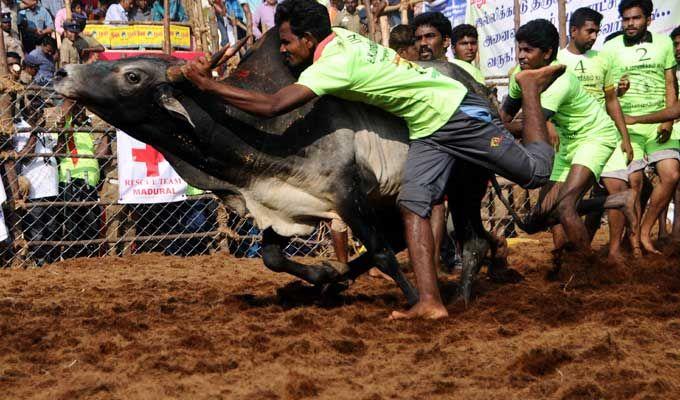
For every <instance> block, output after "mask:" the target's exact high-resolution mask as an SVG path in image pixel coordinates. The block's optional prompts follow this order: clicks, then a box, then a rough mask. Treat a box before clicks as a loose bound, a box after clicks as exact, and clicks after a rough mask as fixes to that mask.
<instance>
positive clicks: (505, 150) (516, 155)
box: [183, 0, 564, 318]
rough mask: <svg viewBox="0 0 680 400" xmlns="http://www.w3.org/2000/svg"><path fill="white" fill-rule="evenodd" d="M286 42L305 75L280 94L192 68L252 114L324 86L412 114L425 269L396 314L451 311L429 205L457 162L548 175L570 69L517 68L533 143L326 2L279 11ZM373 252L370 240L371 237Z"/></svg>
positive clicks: (410, 193) (405, 209) (406, 198)
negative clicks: (545, 101)
mask: <svg viewBox="0 0 680 400" xmlns="http://www.w3.org/2000/svg"><path fill="white" fill-rule="evenodd" d="M276 26H277V29H278V31H279V37H280V41H281V45H280V50H281V52H282V53H283V56H284V59H285V61H286V63H287V64H288V65H290V66H291V67H296V68H297V69H298V70H300V69H303V71H302V73H301V74H300V77H299V79H298V81H297V82H296V83H294V84H291V85H288V86H285V87H283V88H282V89H280V90H279V91H277V92H276V93H272V94H268V93H259V92H254V91H250V90H245V89H241V88H237V87H233V86H230V85H227V84H224V83H220V82H217V81H215V80H214V79H212V77H211V75H210V70H211V66H210V61H209V60H208V59H207V58H206V57H201V58H199V59H197V60H195V61H192V62H189V63H187V64H186V65H185V66H184V67H183V72H184V75H185V76H186V77H187V78H188V79H189V80H190V81H191V82H193V83H194V85H195V86H196V87H197V88H198V89H199V90H203V91H207V92H210V93H213V94H215V95H217V96H219V97H220V98H221V99H222V100H223V101H225V102H228V103H230V104H232V105H233V106H235V107H238V108H240V109H241V110H244V111H246V112H248V113H251V114H254V115H257V116H262V117H272V116H276V115H281V114H284V113H287V112H289V111H291V110H293V109H295V108H297V107H300V106H301V105H303V104H305V103H307V102H309V101H311V100H313V99H314V98H316V97H318V96H322V95H326V94H327V95H333V96H336V97H339V98H341V99H346V100H351V101H359V102H363V103H366V104H369V105H373V106H376V107H378V108H381V109H383V110H385V111H387V112H390V113H392V114H394V115H395V116H398V117H400V118H403V119H404V121H405V122H406V125H407V127H408V129H409V137H410V140H411V145H410V147H409V153H408V157H407V161H406V165H405V167H404V169H405V172H404V177H403V179H402V188H401V192H400V194H399V198H398V202H399V205H400V206H401V210H402V215H403V218H404V224H405V226H406V241H407V246H408V250H409V256H410V259H411V264H412V265H413V269H414V271H415V273H416V279H417V284H418V291H419V301H418V303H417V304H416V305H415V306H413V308H412V309H411V310H409V311H408V312H406V313H401V312H394V313H393V314H392V316H393V317H394V318H414V317H422V318H443V317H446V316H447V315H448V312H447V310H446V308H445V307H444V305H443V304H442V302H441V297H440V294H439V289H438V287H437V276H436V271H435V269H434V259H433V255H434V248H433V247H434V246H433V239H432V228H431V225H430V219H429V217H430V212H431V209H432V205H434V204H437V203H438V202H441V199H442V198H443V196H444V191H445V190H446V186H447V183H448V178H449V176H450V174H451V169H452V167H453V164H454V161H455V160H457V159H459V160H465V161H467V162H472V163H474V164H476V165H480V166H483V167H486V168H489V169H491V170H492V171H494V172H496V173H499V174H501V175H503V176H505V177H507V178H508V179H510V180H513V181H515V182H518V183H519V184H521V185H522V186H524V187H539V186H541V185H543V184H545V182H546V181H547V178H548V176H549V174H550V163H551V159H552V155H553V150H552V148H551V147H550V145H549V143H548V133H547V129H546V125H545V118H544V117H543V114H542V112H541V108H540V103H539V93H540V92H541V91H542V90H543V89H544V88H545V87H547V86H548V85H549V83H550V82H551V81H552V80H554V79H555V76H557V75H559V74H560V73H561V72H562V71H563V70H564V68H563V67H561V66H552V67H549V68H544V69H541V70H536V71H526V72H523V73H521V74H519V75H518V76H517V81H518V84H519V85H520V86H521V87H522V90H523V91H524V96H523V100H522V101H523V103H522V107H523V108H524V111H525V116H526V117H525V130H524V143H525V144H524V147H522V146H520V145H518V144H517V143H516V142H515V141H514V140H512V137H511V135H510V134H509V133H508V132H507V131H505V130H503V129H502V128H501V127H500V126H499V124H496V123H494V122H493V121H492V119H491V114H490V110H489V105H488V102H487V101H486V100H485V99H482V98H481V97H479V96H477V95H474V94H473V93H468V92H467V89H466V88H465V87H464V86H463V85H462V84H461V83H459V82H457V81H455V80H453V79H450V78H448V77H445V76H443V75H441V74H440V73H439V72H437V71H436V70H435V69H433V68H427V69H426V68H423V67H421V66H418V65H417V64H414V63H412V62H410V61H407V60H403V59H401V58H400V57H398V56H397V54H396V52H394V50H391V49H388V48H386V47H382V46H380V45H378V44H377V43H375V42H371V41H370V40H368V39H366V38H364V37H363V36H361V35H358V34H356V33H353V32H349V31H347V30H345V29H342V28H335V29H332V30H331V27H330V21H329V18H328V12H327V11H326V8H325V7H323V6H321V5H320V4H318V3H317V2H316V1H314V0H286V1H284V2H283V3H281V4H279V6H278V8H277V10H276ZM365 245H366V247H367V250H368V251H369V252H374V251H377V250H378V249H371V248H369V247H370V243H369V244H365Z"/></svg>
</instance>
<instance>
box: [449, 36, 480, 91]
mask: <svg viewBox="0 0 680 400" xmlns="http://www.w3.org/2000/svg"><path fill="white" fill-rule="evenodd" d="M478 37H479V35H478V34H477V28H475V27H474V26H472V25H468V24H460V25H458V26H456V27H455V28H453V30H452V31H451V46H453V57H454V58H453V62H454V63H455V64H456V65H458V66H459V67H461V68H463V69H464V70H465V71H466V72H467V73H468V74H470V75H471V76H472V77H473V78H475V80H476V81H477V82H479V83H481V84H482V85H485V84H486V82H485V81H484V74H482V71H480V70H479V68H477V67H475V66H474V65H473V64H472V63H473V62H475V59H476V58H477V51H478V50H479V42H478Z"/></svg>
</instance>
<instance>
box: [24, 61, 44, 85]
mask: <svg viewBox="0 0 680 400" xmlns="http://www.w3.org/2000/svg"><path fill="white" fill-rule="evenodd" d="M38 68H40V60H38V59H37V58H36V57H35V56H32V55H31V54H27V55H26V57H25V58H24V60H23V61H22V62H21V75H19V82H20V83H21V84H23V85H29V84H30V83H31V82H33V78H35V76H36V75H37V74H38Z"/></svg>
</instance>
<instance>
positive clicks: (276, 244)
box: [55, 30, 489, 303]
mask: <svg viewBox="0 0 680 400" xmlns="http://www.w3.org/2000/svg"><path fill="white" fill-rule="evenodd" d="M273 31H274V30H270V32H269V33H268V34H267V35H266V36H265V37H264V38H263V39H262V40H260V41H259V42H258V43H257V44H256V45H255V46H254V48H253V49H252V50H251V51H250V52H249V54H248V55H247V56H246V57H245V58H244V60H243V61H242V62H241V63H240V65H239V66H238V68H237V70H236V71H235V72H234V73H233V74H232V75H231V77H230V78H229V79H227V83H229V84H231V85H234V86H239V87H243V88H248V89H251V90H256V91H263V92H269V93H271V92H274V91H276V90H278V89H279V88H281V87H283V86H285V85H288V84H290V83H293V82H295V81H296V79H295V76H294V74H293V72H291V71H290V70H289V69H288V68H286V67H285V66H284V64H283V62H282V57H281V55H280V53H279V51H278V47H279V39H278V36H277V35H276V33H273ZM179 62H180V61H178V60H176V59H173V58H163V57H136V58H128V59H124V60H119V61H116V62H97V63H95V64H91V65H69V66H67V67H66V69H65V70H64V71H60V72H59V73H58V77H57V82H56V83H55V89H56V90H57V91H58V92H60V93H61V94H62V95H64V96H65V97H69V98H71V99H75V100H77V101H78V102H80V103H81V104H84V105H85V106H87V108H88V109H90V110H91V111H92V112H94V113H95V114H97V115H99V116H100V117H101V118H102V119H104V120H105V121H107V122H108V123H110V124H112V125H114V126H116V127H118V128H120V129H122V130H123V131H125V132H127V133H128V134H130V135H132V136H133V137H135V138H137V139H139V140H141V141H143V142H145V143H148V144H151V145H153V146H154V147H155V148H156V149H157V150H158V151H160V152H161V153H163V155H164V156H165V158H166V159H167V160H168V161H169V162H170V163H171V164H172V166H173V167H174V168H175V170H176V171H177V172H178V173H179V174H180V175H181V176H182V177H183V178H184V179H185V180H186V181H187V182H188V183H189V184H191V185H193V186H196V187H199V188H202V189H208V190H212V191H214V192H215V193H216V194H217V195H218V196H220V197H221V198H222V199H224V200H225V201H226V202H228V203H229V205H230V206H231V207H232V208H233V209H235V210H236V211H237V212H239V213H241V214H245V213H246V212H247V213H249V214H250V215H252V217H253V218H254V219H255V221H256V223H257V226H258V227H259V228H260V229H263V230H264V232H263V261H264V263H265V265H266V266H267V267H269V268H270V269H272V270H274V271H280V272H288V273H291V274H293V275H295V276H297V277H299V278H301V279H304V280H306V281H308V282H311V283H313V284H315V285H318V286H319V287H322V288H323V289H324V290H327V289H330V288H334V289H341V288H342V287H343V286H342V285H341V284H340V283H345V282H349V281H351V280H353V279H355V278H356V277H357V276H358V275H360V274H361V273H363V272H365V271H366V270H367V269H368V268H369V267H371V266H378V267H379V268H380V269H381V270H383V271H384V272H385V273H387V274H389V275H390V276H392V277H393V278H394V280H395V282H396V283H397V284H398V285H399V287H400V288H401V289H402V291H403V292H404V293H405V295H406V297H407V299H408V301H409V303H414V302H415V301H416V300H417V293H416V291H415V290H414V289H413V287H412V286H411V284H410V282H409V281H408V280H407V279H406V278H405V277H404V275H403V273H402V272H401V270H400V268H399V265H398V264H397V261H396V258H395V256H394V251H395V250H397V251H399V250H401V249H403V248H404V243H403V238H402V235H403V233H402V232H403V231H402V226H401V219H400V217H399V212H398V208H397V207H396V203H395V199H396V196H397V194H398V192H399V187H400V178H401V174H402V168H403V164H404V161H405V158H406V154H407V151H408V130H407V128H406V125H405V124H404V122H403V121H402V120H401V119H399V118H396V117H394V116H392V115H390V114H388V113H386V112H384V111H382V110H379V109H377V108H374V107H371V106H367V105H364V104H359V103H353V102H348V101H344V100H341V99H338V98H335V97H332V96H324V97H321V98H318V99H315V100H314V101H312V102H310V103H309V104H307V105H305V106H303V107H300V108H299V109H296V110H294V111H292V112H290V113H287V114H285V115H282V116H279V117H276V118H270V119H262V118H257V117H254V116H252V115H249V114H246V113H244V112H242V111H240V110H238V109H236V108H234V107H232V106H230V105H228V104H226V103H224V102H223V101H221V100H220V99H218V98H217V97H214V96H211V95H209V94H206V93H203V92H200V91H198V90H197V89H196V88H194V87H193V86H192V85H191V84H189V83H188V82H180V83H172V82H170V81H168V79H167V77H166V69H167V68H168V67H169V66H171V65H176V64H177V63H179ZM427 66H430V65H427ZM433 66H435V67H436V68H438V69H439V70H440V71H441V72H443V73H445V74H446V75H449V76H452V77H454V78H455V79H457V80H459V81H461V82H462V83H464V84H465V85H466V86H467V87H468V88H469V89H470V90H472V91H475V92H477V93H480V94H483V95H488V92H487V89H486V88H485V87H484V86H482V85H479V84H477V83H476V82H475V81H474V80H473V79H472V77H470V76H469V75H468V74H467V73H466V72H464V71H463V70H462V69H460V68H458V67H457V66H455V65H453V64H450V63H438V64H433ZM455 175H456V176H455V177H454V179H457V180H458V183H459V184H461V185H465V186H462V187H465V190H466V192H462V193H461V192H456V191H455V190H456V189H455V186H454V185H451V186H452V188H453V191H451V192H450V193H449V202H450V203H451V207H452V209H453V211H454V215H455V216H456V217H457V218H456V226H457V230H458V232H459V233H461V232H462V234H461V240H462V241H463V242H465V243H466V244H467V246H468V247H467V249H468V250H469V251H467V252H464V255H465V256H466V257H467V258H465V260H467V261H466V262H467V263H468V265H469V266H471V267H472V268H469V269H470V270H474V268H475V267H477V266H478V265H479V262H480V257H482V256H483V255H484V253H486V250H487V249H488V243H487V240H486V239H487V236H485V235H486V232H485V231H484V229H483V228H482V227H481V218H480V217H479V208H480V207H479V206H480V201H481V197H482V196H483V194H484V191H485V188H486V182H487V181H486V180H487V179H488V177H489V173H488V171H484V170H480V169H479V168H476V167H472V166H470V165H464V163H461V164H459V166H457V167H456V171H455ZM331 218H341V219H343V220H344V221H345V222H346V223H347V224H348V225H349V227H350V228H351V229H352V231H353V233H354V234H355V236H357V237H358V238H359V239H360V240H361V241H362V242H363V243H364V245H365V247H366V249H367V252H366V253H365V254H363V255H362V256H361V257H359V258H357V259H356V260H353V261H352V262H350V264H349V265H340V264H339V263H337V262H331V261H327V262H323V263H321V264H320V265H316V266H307V265H303V264H300V263H297V262H294V261H292V260H288V259H286V258H285V257H283V255H282V248H283V246H284V245H285V240H284V239H283V238H284V237H290V236H293V235H305V234H309V233H310V232H311V231H312V230H313V228H314V227H315V226H316V225H317V224H318V222H319V221H320V220H323V219H331ZM484 246H486V247H484ZM464 249H465V248H464ZM467 283H468V284H469V282H467ZM468 289H469V288H468ZM467 295H468V296H469V292H468V293H467Z"/></svg>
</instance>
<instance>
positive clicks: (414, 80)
mask: <svg viewBox="0 0 680 400" xmlns="http://www.w3.org/2000/svg"><path fill="white" fill-rule="evenodd" d="M333 33H334V34H333V35H331V36H329V37H328V38H327V39H325V40H324V41H323V42H321V43H320V44H319V45H318V47H317V50H316V52H315V54H314V63H313V64H312V65H311V66H309V67H308V68H307V69H305V70H304V71H303V72H302V74H301V75H300V79H299V80H298V82H297V83H298V84H300V85H304V86H306V87H308V88H309V89H310V90H312V91H313V92H314V93H315V94H316V95H318V96H321V95H324V94H329V95H333V96H337V97H339V98H342V99H346V100H352V101H360V102H363V103H366V104H370V105H373V106H376V107H379V108H382V109H383V110H385V111H388V112H390V113H392V114H394V115H396V116H398V117H401V118H403V119H404V120H405V121H406V124H407V125H408V128H409V137H410V138H411V139H418V138H422V137H426V136H429V135H431V134H432V133H434V132H435V131H437V130H438V129H439V128H441V127H442V126H444V124H446V122H448V120H449V118H451V115H453V113H454V112H455V111H456V110H457V109H458V106H460V103H461V102H462V101H463V98H464V97H465V95H466V94H467V89H466V88H465V86H463V85H462V84H461V83H460V82H458V81H455V80H453V79H451V78H448V77H446V76H444V75H442V74H441V73H439V72H438V71H437V70H435V69H434V68H423V67H421V66H419V65H417V64H414V63H412V62H410V61H407V60H404V59H402V58H401V57H399V56H398V55H397V53H396V52H395V51H394V50H392V49H389V48H387V47H383V46H381V45H379V44H377V43H375V42H372V41H370V40H369V39H367V38H365V37H363V36H361V35H359V34H357V33H354V32H350V31H348V30H345V29H342V28H333Z"/></svg>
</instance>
